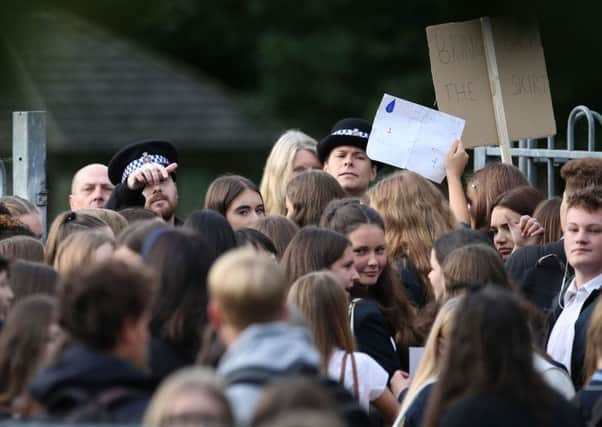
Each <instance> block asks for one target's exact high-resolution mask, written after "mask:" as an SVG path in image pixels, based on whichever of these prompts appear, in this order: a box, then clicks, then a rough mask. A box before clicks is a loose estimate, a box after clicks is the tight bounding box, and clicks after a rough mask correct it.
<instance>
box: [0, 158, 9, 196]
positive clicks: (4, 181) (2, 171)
mask: <svg viewBox="0 0 602 427" xmlns="http://www.w3.org/2000/svg"><path fill="white" fill-rule="evenodd" d="M7 189H8V175H7V174H6V165H5V164H4V160H2V159H0V197H2V196H6V191H7Z"/></svg>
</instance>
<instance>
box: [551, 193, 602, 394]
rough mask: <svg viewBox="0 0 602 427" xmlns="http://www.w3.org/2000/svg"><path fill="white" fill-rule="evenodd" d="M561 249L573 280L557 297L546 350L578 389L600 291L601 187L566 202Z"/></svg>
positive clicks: (581, 379)
mask: <svg viewBox="0 0 602 427" xmlns="http://www.w3.org/2000/svg"><path fill="white" fill-rule="evenodd" d="M566 205H567V213H566V218H565V219H566V221H565V238H564V250H565V253H566V256H567V260H568V262H569V264H570V265H571V266H572V267H573V269H574V270H575V278H574V279H573V280H572V281H571V282H570V283H569V285H568V286H567V288H566V291H565V292H564V293H563V294H562V295H561V296H560V298H559V306H558V308H557V309H556V310H555V311H554V313H553V315H554V316H555V322H554V326H553V328H552V331H551V333H550V337H549V339H548V344H547V351H548V353H549V354H550V356H552V357H553V358H554V359H555V360H556V361H558V362H560V363H562V364H563V365H564V366H565V367H566V368H567V370H568V371H569V373H570V374H571V377H572V379H573V383H574V384H575V388H576V389H579V388H580V387H581V386H582V385H583V382H584V381H585V374H584V361H585V347H586V338H587V329H588V326H589V321H590V318H591V315H592V313H593V310H594V307H595V305H596V301H597V300H598V296H599V293H600V289H601V288H602V187H588V188H586V189H584V190H579V191H576V192H574V193H572V194H571V195H570V196H569V197H568V199H567V200H566Z"/></svg>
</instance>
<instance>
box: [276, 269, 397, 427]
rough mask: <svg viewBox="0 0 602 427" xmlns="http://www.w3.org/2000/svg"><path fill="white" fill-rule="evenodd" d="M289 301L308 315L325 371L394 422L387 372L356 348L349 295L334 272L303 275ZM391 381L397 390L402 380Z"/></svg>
mask: <svg viewBox="0 0 602 427" xmlns="http://www.w3.org/2000/svg"><path fill="white" fill-rule="evenodd" d="M288 302H289V303H291V304H293V305H294V306H295V307H297V308H298V309H299V310H300V311H301V313H302V314H303V315H304V316H305V318H306V320H307V322H308V324H309V329H310V330H311V332H312V335H313V337H314V341H315V344H316V347H317V348H318V350H319V352H320V354H321V356H322V370H323V371H324V372H325V373H327V374H328V375H329V376H330V377H332V378H334V379H337V380H339V381H340V382H341V383H342V384H343V385H344V386H345V387H346V388H347V389H349V391H350V392H351V393H353V394H354V397H355V398H356V400H358V401H359V403H360V404H361V405H362V406H363V407H364V408H365V409H366V410H368V409H369V406H370V403H373V404H374V405H375V406H376V407H377V408H378V409H379V411H380V412H381V414H382V415H383V417H384V418H385V420H386V422H387V423H391V422H392V421H393V420H394V419H395V416H396V415H397V410H398V409H399V404H398V403H397V401H396V400H395V397H394V396H393V394H392V393H391V391H390V390H389V388H388V387H387V384H388V375H387V372H386V371H385V370H384V369H383V368H382V367H381V366H380V365H379V364H378V363H376V361H375V360H374V359H372V358H371V357H370V356H368V355H367V354H364V353H359V352H356V351H355V344H354V340H353V335H352V333H351V329H350V328H349V323H348V320H347V297H346V295H345V291H344V290H343V289H342V288H341V286H340V285H339V284H338V283H337V279H336V278H335V277H334V276H333V275H332V273H329V272H326V271H320V272H315V273H309V274H306V275H305V276H302V277H301V278H299V279H298V280H297V281H296V282H295V283H294V284H293V286H292V287H291V289H290V291H289V295H288ZM392 381H393V383H394V384H393V386H394V388H396V391H398V390H397V389H398V388H400V387H402V383H403V379H402V378H401V376H400V375H396V376H394V379H392Z"/></svg>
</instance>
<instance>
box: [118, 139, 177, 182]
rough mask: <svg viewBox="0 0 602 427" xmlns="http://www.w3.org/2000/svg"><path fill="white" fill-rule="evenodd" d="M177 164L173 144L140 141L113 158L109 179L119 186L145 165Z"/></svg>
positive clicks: (151, 140) (155, 140) (157, 141)
mask: <svg viewBox="0 0 602 427" xmlns="http://www.w3.org/2000/svg"><path fill="white" fill-rule="evenodd" d="M177 162H178V152H177V150H176V147H175V146H174V145H173V144H172V143H171V142H169V141H166V140H158V139H147V140H144V141H138V142H135V143H133V144H130V145H127V146H125V147H124V148H122V149H121V150H119V152H118V153H117V154H115V155H114V156H113V158H112V159H111V161H110V162H109V179H110V180H111V182H112V183H113V184H114V185H117V184H119V183H121V182H124V181H126V180H127V178H128V176H129V175H130V174H131V173H132V172H134V171H135V170H136V169H139V168H140V167H142V166H143V165H144V164H145V163H158V164H160V165H162V166H167V165H169V164H170V163H177ZM172 176H175V174H172Z"/></svg>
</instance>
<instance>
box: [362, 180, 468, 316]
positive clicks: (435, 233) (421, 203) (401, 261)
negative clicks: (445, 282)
mask: <svg viewBox="0 0 602 427" xmlns="http://www.w3.org/2000/svg"><path fill="white" fill-rule="evenodd" d="M368 197H369V198H370V206H372V207H373V208H374V209H376V210H377V211H378V213H379V214H380V215H381V216H382V218H383V220H384V223H385V227H386V233H385V240H386V242H387V251H388V256H389V259H390V260H391V262H394V263H395V265H396V267H397V269H398V270H399V271H400V274H401V281H402V283H404V285H406V286H408V287H409V289H410V290H411V294H410V295H411V296H412V297H413V298H412V300H413V302H414V303H415V304H416V305H418V306H423V305H425V304H426V302H428V301H430V300H432V298H433V292H432V288H431V284H430V281H429V278H428V273H429V271H430V254H431V248H432V246H433V241H434V240H436V239H438V238H439V237H441V236H442V235H444V234H445V233H447V232H449V231H451V230H452V229H454V228H456V227H457V226H458V223H457V222H456V220H455V218H454V215H453V213H452V211H451V209H450V208H449V204H448V203H447V200H445V197H444V196H443V194H442V193H441V192H440V191H439V190H438V189H437V188H436V187H435V185H434V184H433V183H431V182H430V181H428V180H427V179H425V178H423V177H421V176H420V175H418V174H416V173H414V172H411V171H401V172H397V173H394V174H393V175H390V176H388V177H386V178H384V179H383V180H382V181H380V182H379V183H378V184H376V185H375V186H374V187H372V188H371V189H370V190H369V191H368ZM412 267H415V271H416V273H417V277H416V276H414V274H413V268H412ZM412 276H414V277H412ZM420 291H421V292H420ZM419 292H420V293H419Z"/></svg>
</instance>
